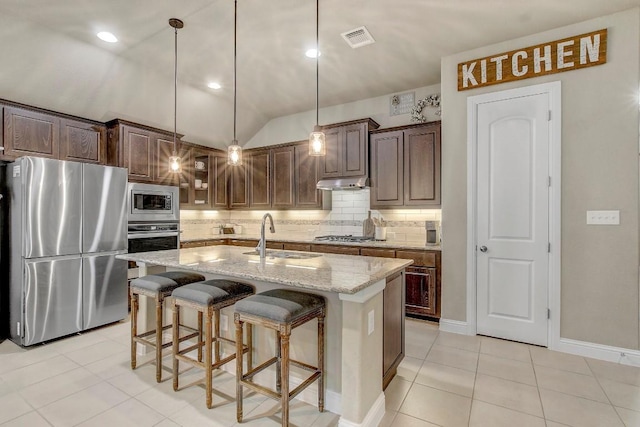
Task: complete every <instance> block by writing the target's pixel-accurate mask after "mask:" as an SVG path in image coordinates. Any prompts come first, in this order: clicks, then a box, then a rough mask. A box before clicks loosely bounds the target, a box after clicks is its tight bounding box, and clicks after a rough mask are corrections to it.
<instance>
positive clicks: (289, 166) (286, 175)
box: [271, 146, 315, 209]
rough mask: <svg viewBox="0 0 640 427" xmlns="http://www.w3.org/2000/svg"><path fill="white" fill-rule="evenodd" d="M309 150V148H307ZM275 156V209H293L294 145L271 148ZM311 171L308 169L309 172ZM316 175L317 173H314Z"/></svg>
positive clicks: (273, 173)
mask: <svg viewBox="0 0 640 427" xmlns="http://www.w3.org/2000/svg"><path fill="white" fill-rule="evenodd" d="M307 150H308V148H307ZM271 155H272V156H273V160H272V162H273V167H272V180H271V181H272V183H273V189H272V194H273V203H272V206H273V208H275V209H293V208H294V207H295V198H294V173H293V171H294V167H295V165H294V163H295V158H294V157H295V156H294V147H293V146H289V147H283V148H276V149H274V150H271ZM309 172H311V171H307V172H306V173H309ZM314 175H315V174H314Z"/></svg>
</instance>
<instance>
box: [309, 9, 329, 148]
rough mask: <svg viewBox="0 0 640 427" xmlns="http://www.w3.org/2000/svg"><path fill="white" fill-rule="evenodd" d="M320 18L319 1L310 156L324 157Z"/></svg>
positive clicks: (325, 146)
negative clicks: (321, 111) (320, 110)
mask: <svg viewBox="0 0 640 427" xmlns="http://www.w3.org/2000/svg"><path fill="white" fill-rule="evenodd" d="M319 16H320V7H319V0H316V125H315V126H314V128H313V132H311V135H309V155H310V156H324V155H325V154H327V145H326V143H325V138H324V132H322V128H321V127H320V125H319V121H318V115H319V114H318V110H319V98H320V88H319V86H320V78H319V77H320V73H319V67H318V58H319V57H320V42H319V39H320V37H319V36H318V28H319V27H320V25H319Z"/></svg>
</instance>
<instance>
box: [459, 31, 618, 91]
mask: <svg viewBox="0 0 640 427" xmlns="http://www.w3.org/2000/svg"><path fill="white" fill-rule="evenodd" d="M606 62H607V29H606V28H604V29H602V30H597V31H593V32H591V33H586V34H580V35H578V36H573V37H568V38H566V39H562V40H555V41H552V42H548V43H543V44H539V45H536V46H529V47H526V48H523V49H518V50H512V51H511V52H505V53H500V54H498V55H492V56H487V57H485V58H479V59H474V60H472V61H467V62H461V63H459V64H458V90H459V91H462V90H468V89H475V88H479V87H483V86H490V85H495V84H500V83H506V82H512V81H515V80H523V79H529V78H531V77H538V76H544V75H547V74H555V73H561V72H564V71H571V70H577V69H579V68H586V67H592V66H594V65H601V64H604V63H606Z"/></svg>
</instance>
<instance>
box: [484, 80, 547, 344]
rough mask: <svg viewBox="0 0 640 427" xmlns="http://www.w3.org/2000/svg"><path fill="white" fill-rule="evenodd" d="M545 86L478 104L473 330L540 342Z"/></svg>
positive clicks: (543, 336) (543, 338)
mask: <svg viewBox="0 0 640 427" xmlns="http://www.w3.org/2000/svg"><path fill="white" fill-rule="evenodd" d="M549 111H550V105H549V94H548V93H538V94H533V95H528V96H519V97H514V98H508V99H500V100H497V101H493V102H486V103H481V104H478V110H477V179H476V185H477V192H476V194H477V217H476V238H477V240H476V243H477V250H476V286H477V287H476V289H477V295H476V297H477V319H476V320H477V332H478V333H479V334H482V335H489V336H494V337H499V338H506V339H510V340H515V341H522V342H527V343H531V344H538V345H543V346H546V345H547V337H548V320H547V309H548V306H549V305H548V294H549V254H548V251H549V249H548V248H549V126H550V124H549V120H550V119H549V117H550V113H549Z"/></svg>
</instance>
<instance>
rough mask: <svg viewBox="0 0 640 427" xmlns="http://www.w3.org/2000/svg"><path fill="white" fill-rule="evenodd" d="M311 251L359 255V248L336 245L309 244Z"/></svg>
mask: <svg viewBox="0 0 640 427" xmlns="http://www.w3.org/2000/svg"><path fill="white" fill-rule="evenodd" d="M311 252H320V253H323V254H341V255H360V248H354V247H350V246H338V245H311Z"/></svg>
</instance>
